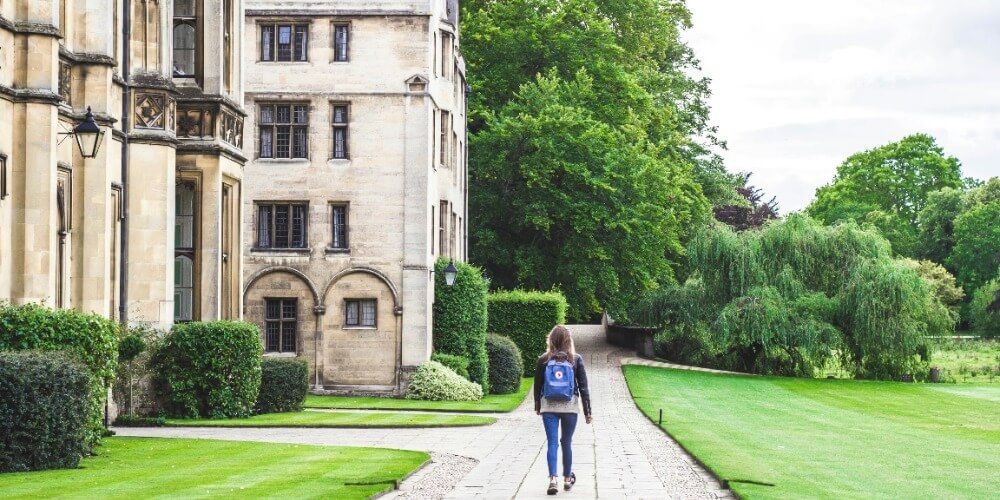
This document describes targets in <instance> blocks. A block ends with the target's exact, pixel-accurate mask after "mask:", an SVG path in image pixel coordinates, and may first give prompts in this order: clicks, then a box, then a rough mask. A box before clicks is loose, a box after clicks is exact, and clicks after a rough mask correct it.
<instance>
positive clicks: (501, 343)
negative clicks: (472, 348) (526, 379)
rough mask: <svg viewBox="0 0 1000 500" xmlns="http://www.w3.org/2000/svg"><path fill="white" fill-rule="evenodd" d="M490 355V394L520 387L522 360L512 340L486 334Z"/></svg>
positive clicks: (515, 390) (507, 392) (510, 390)
mask: <svg viewBox="0 0 1000 500" xmlns="http://www.w3.org/2000/svg"><path fill="white" fill-rule="evenodd" d="M486 354H487V355H489V357H490V394H510V393H513V392H517V391H518V390H519V389H520V388H521V375H523V374H524V360H523V359H522V358H521V350H520V349H518V348H517V344H515V343H514V341H513V340H511V339H509V338H507V337H504V336H503V335H497V334H495V333H491V334H489V335H487V336H486Z"/></svg>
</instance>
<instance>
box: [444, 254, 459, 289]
mask: <svg viewBox="0 0 1000 500" xmlns="http://www.w3.org/2000/svg"><path fill="white" fill-rule="evenodd" d="M457 276H458V268H456V267H455V260H454V259H452V261H451V262H449V263H448V267H446V268H444V284H446V285H448V286H454V285H455V278H456V277H457Z"/></svg>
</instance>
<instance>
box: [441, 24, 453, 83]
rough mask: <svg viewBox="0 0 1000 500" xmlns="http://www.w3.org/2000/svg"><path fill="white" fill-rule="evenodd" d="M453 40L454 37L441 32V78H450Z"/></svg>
mask: <svg viewBox="0 0 1000 500" xmlns="http://www.w3.org/2000/svg"><path fill="white" fill-rule="evenodd" d="M454 39H455V38H454V35H452V34H451V33H448V32H447V31H442V32H441V76H442V77H444V78H451V68H452V56H451V51H452V44H453V43H454Z"/></svg>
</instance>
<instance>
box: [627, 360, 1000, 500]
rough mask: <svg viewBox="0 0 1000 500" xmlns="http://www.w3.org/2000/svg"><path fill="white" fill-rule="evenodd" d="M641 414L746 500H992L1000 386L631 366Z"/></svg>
mask: <svg viewBox="0 0 1000 500" xmlns="http://www.w3.org/2000/svg"><path fill="white" fill-rule="evenodd" d="M624 371H625V376H626V379H627V381H628V386H629V389H630V390H631V392H632V395H633V397H634V398H635V401H636V404H637V405H638V406H639V408H640V409H641V410H642V411H643V413H645V414H646V415H647V416H649V417H650V418H652V419H654V421H655V419H656V418H657V416H658V411H659V410H660V409H663V426H662V427H663V428H664V429H665V430H666V431H667V432H668V433H670V435H672V436H673V437H674V438H675V439H676V440H677V441H678V442H680V443H681V445H683V446H684V447H685V448H686V449H687V450H689V451H690V452H691V453H692V454H693V455H694V456H695V457H697V458H698V459H699V460H700V461H702V462H703V463H704V464H705V465H706V466H707V467H709V468H710V469H711V470H712V471H713V472H715V473H716V474H717V475H718V476H719V477H720V478H722V479H723V480H726V481H727V482H728V483H729V485H730V487H731V488H732V489H733V491H735V492H736V493H738V494H740V495H741V496H744V497H749V498H801V497H808V498H862V497H864V498H871V497H877V498H995V497H996V495H997V492H998V491H1000V473H998V471H1000V385H986V384H905V383H897V382H865V381H852V380H822V379H819V380H818V379H793V378H780V377H751V376H739V375H715V374H708V373H702V372H693V371H682V370H670V369H664V368H652V367H645V366H625V367H624Z"/></svg>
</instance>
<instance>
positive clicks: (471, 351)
mask: <svg viewBox="0 0 1000 500" xmlns="http://www.w3.org/2000/svg"><path fill="white" fill-rule="evenodd" d="M447 266H448V261H447V260H445V259H439V260H438V261H437V263H436V264H435V266H434V350H435V351H436V352H440V353H443V354H453V355H456V356H462V357H465V358H466V359H468V360H469V380H471V381H473V382H475V383H477V384H479V385H480V386H482V388H483V391H489V383H490V381H489V367H488V365H487V363H488V360H487V357H486V291H487V287H486V280H484V279H483V274H482V271H480V270H479V268H477V267H474V266H471V265H469V264H466V263H464V262H456V263H455V267H456V268H457V269H458V275H457V276H456V277H455V284H454V285H453V286H448V285H447V284H446V283H445V277H444V270H445V268H446V267H447Z"/></svg>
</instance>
